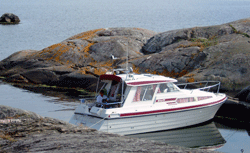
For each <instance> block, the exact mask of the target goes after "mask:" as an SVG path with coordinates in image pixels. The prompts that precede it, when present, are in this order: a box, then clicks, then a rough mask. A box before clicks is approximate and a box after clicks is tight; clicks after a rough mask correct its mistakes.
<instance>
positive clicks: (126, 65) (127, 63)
mask: <svg viewBox="0 0 250 153" xmlns="http://www.w3.org/2000/svg"><path fill="white" fill-rule="evenodd" d="M127 39H128V38H127ZM128 41H129V40H128ZM126 70H128V44H127V62H126Z"/></svg>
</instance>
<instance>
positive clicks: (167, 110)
mask: <svg viewBox="0 0 250 153" xmlns="http://www.w3.org/2000/svg"><path fill="white" fill-rule="evenodd" d="M212 83H214V84H212V85H211V83H210V82H209V81H205V82H196V83H184V84H177V80H176V79H174V78H170V77H165V76H161V75H153V74H134V73H133V72H126V73H119V72H116V73H115V72H114V73H109V74H104V75H101V76H100V77H99V83H98V84H99V85H98V86H97V91H100V90H103V91H105V95H106V97H107V99H104V101H101V102H96V101H94V102H91V100H89V99H81V104H80V105H79V106H78V107H77V108H76V109H75V112H74V115H73V116H72V118H71V119H70V123H72V124H75V125H85V126H87V127H90V128H94V129H97V130H99V131H105V132H110V133H116V134H120V135H130V134H137V133H146V132H153V131H161V130H169V129H176V128H181V127H186V126H191V125H195V124H199V123H202V122H205V121H208V120H210V119H212V118H214V116H215V114H216V112H217V110H218V109H219V108H220V107H221V105H222V104H223V103H224V102H225V101H226V99H227V96H226V95H225V94H223V93H219V88H220V82H213V81H212ZM201 84H203V85H204V86H203V87H198V86H200V85H201ZM214 88H217V89H214ZM97 93H98V92H97Z"/></svg>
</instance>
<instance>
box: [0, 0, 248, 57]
mask: <svg viewBox="0 0 250 153" xmlns="http://www.w3.org/2000/svg"><path fill="white" fill-rule="evenodd" d="M249 6H250V1H249V0H245V1H243V0H188V1H184V0H175V1H173V0H155V1H152V0H136V1H135V0H94V1H93V0H71V1H68V0H53V1H51V0H35V1H34V0H22V1H16V0H0V15H2V14H4V13H6V12H10V13H14V14H16V15H18V16H19V18H20V20H21V23H20V24H18V25H0V48H1V50H0V60H2V59H4V58H6V57H7V56H9V55H10V54H12V53H14V52H17V51H20V50H26V49H33V50H41V49H43V48H45V47H48V46H50V45H52V44H55V43H59V42H61V41H63V40H64V39H67V38H68V37H70V36H73V35H75V34H78V33H81V32H84V31H87V30H92V29H98V28H107V27H138V28H145V29H149V30H153V31H156V32H165V31H168V30H173V29H182V28H189V27H196V26H207V25H218V24H223V23H227V22H231V21H235V20H239V19H242V18H247V17H249V16H250V11H249Z"/></svg>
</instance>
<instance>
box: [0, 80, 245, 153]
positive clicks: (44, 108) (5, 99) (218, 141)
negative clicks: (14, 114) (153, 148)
mask: <svg viewBox="0 0 250 153" xmlns="http://www.w3.org/2000/svg"><path fill="white" fill-rule="evenodd" d="M24 88H25V89H24ZM28 89H29V90H28ZM36 89H37V90H36ZM60 90H61V89H60ZM0 93H1V94H0V104H1V105H7V106H11V107H15V108H20V109H24V110H29V111H32V112H36V113H37V114H39V115H42V116H44V117H52V118H57V119H60V120H64V121H67V122H68V121H69V120H70V118H71V116H72V115H73V114H74V109H75V108H76V106H77V105H79V100H78V99H80V98H82V97H79V95H75V94H72V93H73V92H70V93H71V94H70V93H68V92H66V91H60V92H59V91H58V92H57V91H56V90H55V89H54V90H49V89H46V88H42V89H41V88H35V87H32V88H31V87H29V88H28V87H23V88H20V87H15V86H13V85H10V84H8V83H4V82H1V81H0ZM211 124H212V125H211ZM246 129H247V127H246V128H244V127H243V128H241V129H237V128H231V127H228V126H226V125H223V124H221V123H218V122H215V123H214V122H207V123H204V124H200V125H198V126H191V127H187V128H181V129H177V130H168V131H161V132H154V133H150V134H146V135H133V136H132V137H138V138H144V139H150V140H156V141H163V142H166V143H169V144H173V145H183V146H185V147H192V148H193V147H194V148H197V147H198V148H210V149H211V148H213V149H215V150H216V151H221V152H229V153H231V152H232V153H237V152H239V153H241V149H244V151H245V152H250V146H249V143H250V136H249V135H250V130H249V129H248V130H246Z"/></svg>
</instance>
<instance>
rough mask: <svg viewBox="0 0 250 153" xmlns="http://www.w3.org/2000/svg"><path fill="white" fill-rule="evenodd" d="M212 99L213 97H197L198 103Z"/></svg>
mask: <svg viewBox="0 0 250 153" xmlns="http://www.w3.org/2000/svg"><path fill="white" fill-rule="evenodd" d="M209 98H212V96H203V97H197V99H198V101H200V100H205V99H209Z"/></svg>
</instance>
